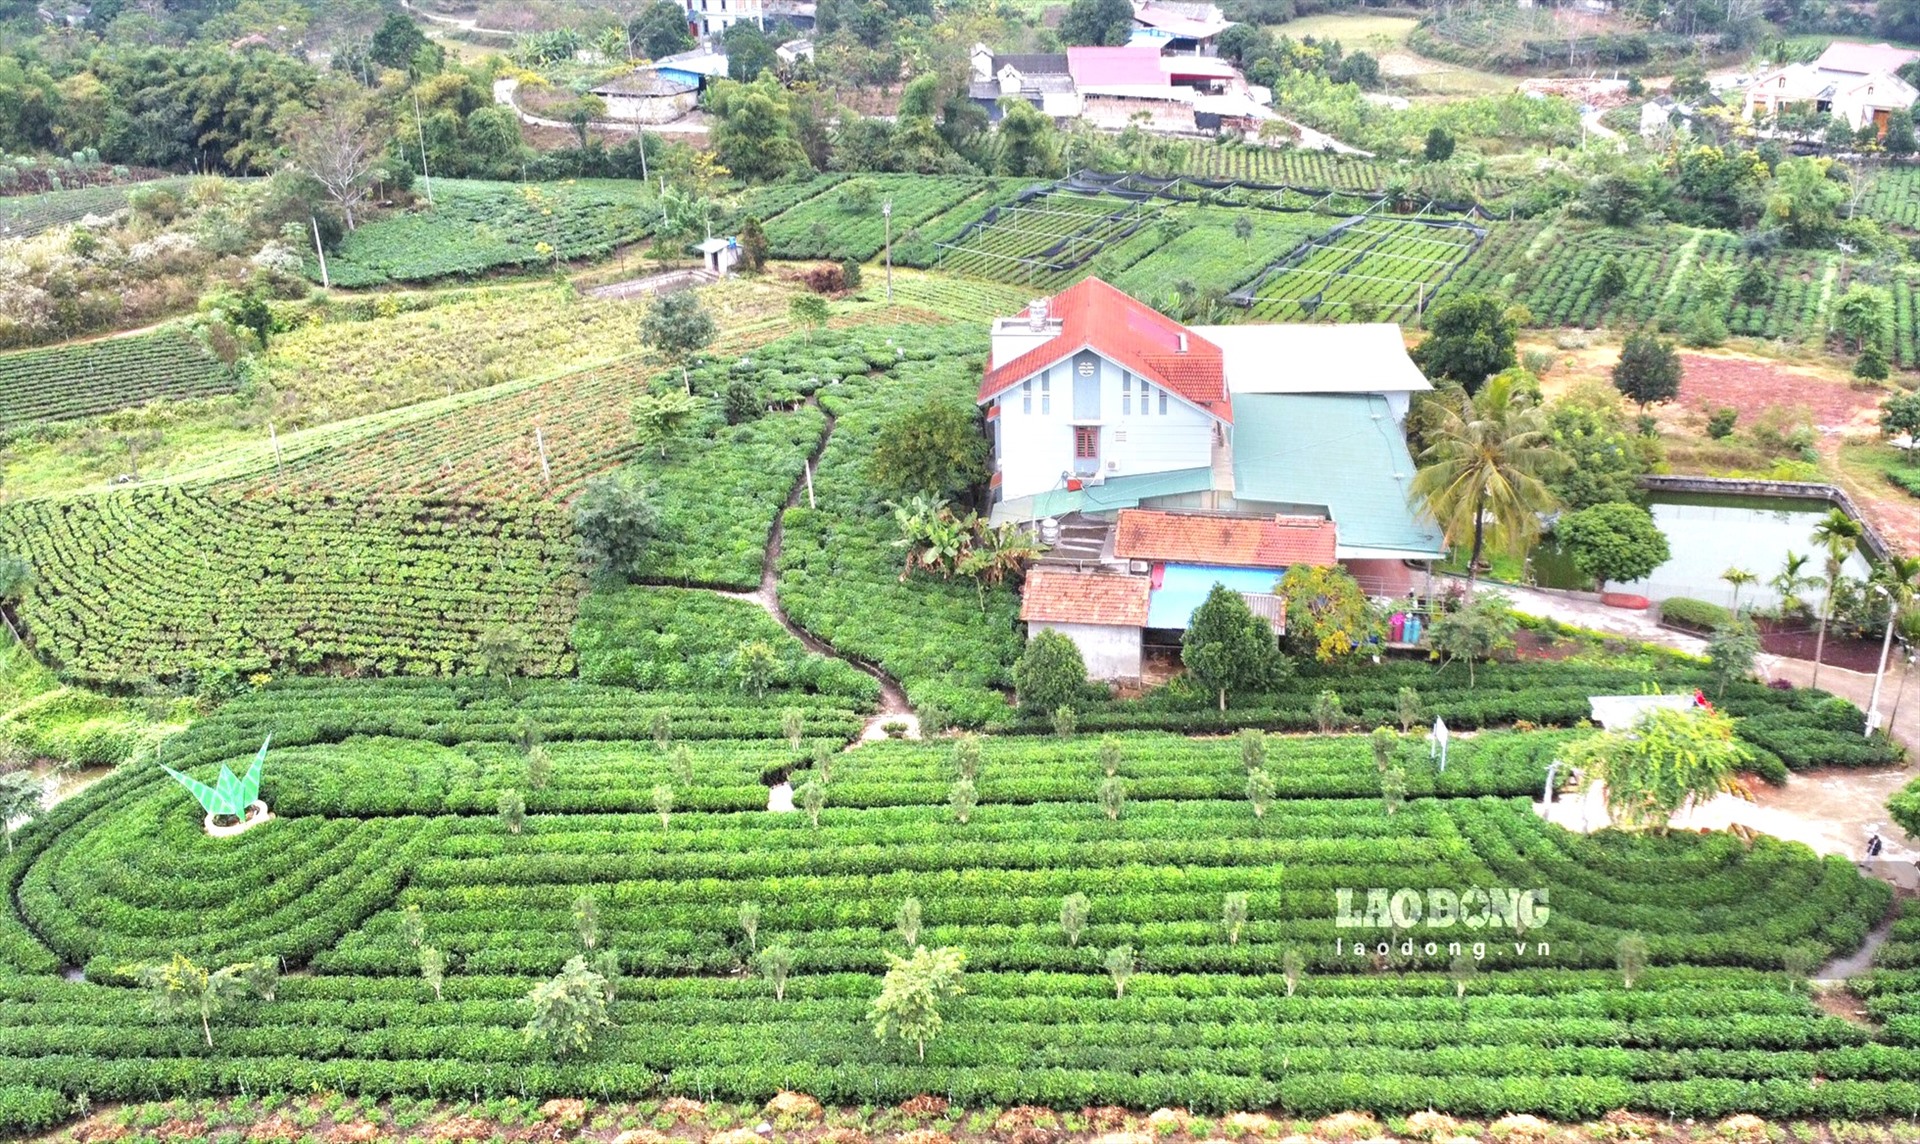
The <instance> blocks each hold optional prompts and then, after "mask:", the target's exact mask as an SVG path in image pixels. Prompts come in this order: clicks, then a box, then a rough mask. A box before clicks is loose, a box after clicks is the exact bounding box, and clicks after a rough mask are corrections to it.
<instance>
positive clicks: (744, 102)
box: [707, 25, 812, 182]
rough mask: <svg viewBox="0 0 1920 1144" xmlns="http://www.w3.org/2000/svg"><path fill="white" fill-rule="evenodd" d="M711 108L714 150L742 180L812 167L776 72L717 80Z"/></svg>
mask: <svg viewBox="0 0 1920 1144" xmlns="http://www.w3.org/2000/svg"><path fill="white" fill-rule="evenodd" d="M735 26H736V27H739V26H741V25H735ZM707 108H708V110H709V111H710V112H711V113H712V114H713V115H714V116H715V117H716V119H717V120H718V122H716V123H715V124H714V126H713V131H712V133H711V138H712V140H713V149H714V153H715V154H716V155H717V156H718V157H719V159H720V162H721V164H722V165H723V166H725V167H726V168H727V170H729V171H731V172H733V173H734V174H735V175H737V176H739V177H740V178H742V179H744V180H746V181H748V182H775V181H777V180H779V179H780V178H782V177H783V176H786V175H789V174H793V173H795V172H798V171H809V170H811V169H812V168H811V166H810V165H809V164H808V162H807V153H806V151H805V150H804V149H802V148H801V146H800V140H799V137H798V135H797V134H796V129H795V126H794V122H793V108H792V103H791V102H790V100H789V98H788V96H787V93H786V90H785V89H784V88H782V87H781V86H780V84H779V83H778V81H777V80H776V79H775V78H774V77H773V76H771V75H765V76H762V77H761V78H760V80H759V81H758V82H756V83H734V82H732V81H726V82H720V83H715V84H714V85H713V89H712V91H711V93H710V94H709V95H708V96H707Z"/></svg>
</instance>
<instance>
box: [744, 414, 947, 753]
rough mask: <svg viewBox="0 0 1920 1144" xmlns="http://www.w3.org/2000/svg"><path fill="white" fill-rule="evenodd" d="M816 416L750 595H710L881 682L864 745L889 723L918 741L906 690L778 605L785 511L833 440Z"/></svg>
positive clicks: (829, 420) (829, 422) (829, 424)
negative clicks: (746, 608)
mask: <svg viewBox="0 0 1920 1144" xmlns="http://www.w3.org/2000/svg"><path fill="white" fill-rule="evenodd" d="M807 400H808V402H809V403H810V404H813V405H814V406H816V407H818V406H819V398H818V397H811V398H808V399H807ZM820 412H821V413H822V415H823V416H824V417H825V418H826V424H825V425H824V426H822V428H821V430H820V440H819V442H818V443H816V444H815V445H814V447H813V454H812V455H811V456H809V457H808V458H807V462H806V466H807V468H806V472H802V473H801V474H800V476H799V478H798V479H796V480H795V481H794V482H793V488H791V489H789V490H788V492H787V500H786V504H785V505H783V506H782V508H781V511H780V512H778V513H776V514H774V518H773V529H772V531H771V532H769V533H768V535H767V554H766V556H765V557H764V558H762V559H761V561H760V586H759V587H758V588H755V589H754V590H753V591H751V592H728V591H724V590H722V589H718V588H715V589H711V591H713V593H714V594H715V595H718V596H726V597H728V598H729V599H734V600H744V601H746V602H747V603H750V604H753V605H755V606H756V607H759V608H762V609H764V610H765V611H766V613H767V614H768V615H769V616H772V617H773V618H774V619H775V620H776V621H778V622H779V624H780V626H781V627H782V628H785V629H786V630H787V634H789V635H791V636H793V638H795V639H797V640H799V641H800V642H801V643H802V644H804V645H805V646H806V648H807V650H808V651H811V652H813V653H815V654H817V655H823V656H826V657H827V658H829V659H838V660H844V661H846V662H847V663H850V664H852V665H853V666H855V667H857V668H859V669H860V670H861V671H864V672H866V673H867V674H868V675H871V676H872V677H873V678H874V680H875V681H876V682H878V683H879V684H880V709H879V710H878V711H877V712H875V713H874V714H873V715H871V716H868V718H867V724H866V726H865V728H863V729H862V731H861V733H860V739H861V740H862V741H863V742H864V741H867V740H872V739H883V738H886V737H887V736H886V729H885V728H886V724H888V723H894V722H899V723H905V724H906V725H907V736H906V737H907V738H910V739H917V738H919V737H920V720H919V717H918V716H916V715H915V714H914V713H913V707H912V706H911V705H910V704H908V702H907V693H906V691H905V689H903V688H902V687H901V686H900V684H899V681H897V680H895V679H894V678H893V677H892V676H890V675H888V674H887V673H886V672H884V671H881V670H880V668H879V667H877V666H875V665H874V664H871V663H868V662H867V661H866V660H864V659H860V658H858V657H856V656H851V655H847V654H845V653H843V652H840V651H837V650H835V649H834V647H833V645H832V644H829V643H827V642H826V641H825V640H822V639H820V638H819V637H817V636H815V635H814V634H813V633H812V632H809V631H807V630H806V629H805V628H802V627H801V626H800V625H799V624H796V623H794V622H793V620H792V618H790V617H789V616H788V615H787V613H786V610H785V609H784V608H782V607H781V606H780V591H779V586H780V551H781V548H782V547H783V546H784V544H785V542H786V534H787V514H786V510H787V509H790V508H794V507H796V506H798V505H799V503H800V498H801V497H802V496H804V495H806V494H807V492H808V489H809V487H810V485H809V481H808V473H810V472H812V470H813V467H814V466H815V465H817V464H819V462H820V456H821V454H823V453H825V452H826V451H827V442H828V441H829V440H831V439H832V437H833V426H834V416H833V414H831V413H828V412H827V411H826V410H825V409H824V408H821V410H820Z"/></svg>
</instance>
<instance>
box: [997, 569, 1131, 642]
mask: <svg viewBox="0 0 1920 1144" xmlns="http://www.w3.org/2000/svg"><path fill="white" fill-rule="evenodd" d="M1150 587H1151V586H1150V585H1149V584H1148V582H1147V578H1146V577H1145V576H1120V575H1115V574H1113V573H1110V572H1069V571H1067V570H1065V569H1059V568H1036V569H1034V570H1033V571H1032V572H1030V573H1028V574H1027V585H1026V588H1025V590H1024V591H1023V592H1022V593H1021V596H1020V618H1021V619H1023V620H1026V621H1028V622H1038V623H1056V624H1110V625H1113V626H1116V627H1123V628H1143V627H1146V626H1147V602H1148V592H1149V590H1150Z"/></svg>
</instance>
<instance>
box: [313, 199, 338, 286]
mask: <svg viewBox="0 0 1920 1144" xmlns="http://www.w3.org/2000/svg"><path fill="white" fill-rule="evenodd" d="M307 221H308V222H310V223H312V224H313V253H314V257H316V258H318V259H319V260H320V286H321V288H322V289H324V290H331V289H333V283H332V282H331V281H329V280H328V279H327V252H326V249H325V248H324V247H322V246H321V245H320V220H319V219H317V218H315V217H313V216H312V215H308V216H307Z"/></svg>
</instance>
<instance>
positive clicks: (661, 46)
mask: <svg viewBox="0 0 1920 1144" xmlns="http://www.w3.org/2000/svg"><path fill="white" fill-rule="evenodd" d="M627 36H628V38H630V39H631V40H632V41H633V45H634V47H635V48H637V49H638V50H639V51H640V53H641V54H642V55H644V56H646V57H647V58H648V59H653V60H657V59H659V58H660V57H662V56H670V55H673V54H674V53H676V52H684V51H690V50H691V49H692V48H693V33H692V32H691V31H689V30H688V29H687V12H686V9H684V8H682V7H681V6H680V5H678V4H675V3H673V0H654V2H653V3H651V4H649V5H647V6H646V8H645V9H643V10H642V11H641V13H640V14H639V15H638V16H635V17H634V18H633V19H632V20H629V21H628V22H627Z"/></svg>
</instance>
